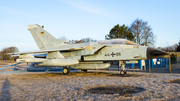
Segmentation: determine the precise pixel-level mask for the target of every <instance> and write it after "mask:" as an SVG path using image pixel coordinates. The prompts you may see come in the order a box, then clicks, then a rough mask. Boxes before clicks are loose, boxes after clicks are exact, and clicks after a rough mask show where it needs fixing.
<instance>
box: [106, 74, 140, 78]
mask: <svg viewBox="0 0 180 101" xmlns="http://www.w3.org/2000/svg"><path fill="white" fill-rule="evenodd" d="M108 76H117V77H139V76H142V75H139V74H126V75H120V74H111V75H108Z"/></svg>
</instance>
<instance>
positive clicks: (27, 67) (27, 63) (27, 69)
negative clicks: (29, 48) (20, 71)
mask: <svg viewBox="0 0 180 101" xmlns="http://www.w3.org/2000/svg"><path fill="white" fill-rule="evenodd" d="M27 71H28V62H27Z"/></svg>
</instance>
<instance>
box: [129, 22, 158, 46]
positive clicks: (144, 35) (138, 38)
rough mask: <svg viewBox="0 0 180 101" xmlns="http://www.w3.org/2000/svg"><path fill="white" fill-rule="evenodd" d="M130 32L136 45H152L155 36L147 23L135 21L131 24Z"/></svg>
mask: <svg viewBox="0 0 180 101" xmlns="http://www.w3.org/2000/svg"><path fill="white" fill-rule="evenodd" d="M130 30H131V32H132V33H133V34H134V35H135V42H136V43H137V44H139V45H140V44H144V45H146V46H149V45H154V43H155V35H154V34H153V32H152V29H151V28H150V26H148V23H147V22H144V21H142V20H139V19H136V20H135V21H134V22H133V23H132V24H131V27H130Z"/></svg>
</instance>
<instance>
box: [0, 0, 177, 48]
mask: <svg viewBox="0 0 180 101" xmlns="http://www.w3.org/2000/svg"><path fill="white" fill-rule="evenodd" d="M179 4H180V1H179V0H0V36H1V39H0V50H2V49H3V48H6V47H11V46H15V47H17V48H18V49H19V51H31V50H39V48H38V47H37V45H36V43H35V41H34V39H33V37H32V36H31V34H30V31H28V30H27V25H31V24H38V25H44V29H45V30H46V31H48V32H49V33H51V34H52V35H53V36H54V37H56V38H62V37H65V38H66V39H68V40H72V39H74V40H79V39H82V38H87V37H90V38H92V39H96V40H104V39H105V35H107V34H108V33H109V31H110V30H111V29H112V28H113V27H114V26H115V25H117V24H119V25H123V24H125V25H126V26H129V27H130V25H131V24H132V22H133V21H134V20H136V19H142V20H143V21H146V22H148V25H149V26H150V27H151V28H152V32H153V33H154V34H155V35H156V43H155V46H156V47H167V46H169V45H174V44H177V43H178V42H179V40H180V32H179V29H180V25H179V24H180V11H179V10H180V6H179Z"/></svg>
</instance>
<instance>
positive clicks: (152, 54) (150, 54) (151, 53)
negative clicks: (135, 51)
mask: <svg viewBox="0 0 180 101" xmlns="http://www.w3.org/2000/svg"><path fill="white" fill-rule="evenodd" d="M167 54H169V53H167V52H165V51H162V50H159V49H155V48H151V47H148V48H147V58H148V59H152V58H158V57H161V56H163V55H167Z"/></svg>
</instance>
